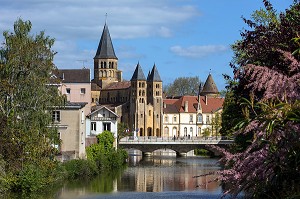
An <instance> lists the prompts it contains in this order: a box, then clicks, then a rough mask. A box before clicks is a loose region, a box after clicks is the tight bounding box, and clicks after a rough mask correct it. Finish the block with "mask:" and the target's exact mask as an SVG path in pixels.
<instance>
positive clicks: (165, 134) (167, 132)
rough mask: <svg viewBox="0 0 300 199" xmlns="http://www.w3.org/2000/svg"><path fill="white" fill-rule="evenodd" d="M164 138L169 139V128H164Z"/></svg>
mask: <svg viewBox="0 0 300 199" xmlns="http://www.w3.org/2000/svg"><path fill="white" fill-rule="evenodd" d="M164 136H165V137H169V127H165V129H164Z"/></svg>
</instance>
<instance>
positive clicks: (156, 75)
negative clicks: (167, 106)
mask: <svg viewBox="0 0 300 199" xmlns="http://www.w3.org/2000/svg"><path fill="white" fill-rule="evenodd" d="M147 81H152V82H162V81H161V78H160V76H159V73H158V71H157V68H156V66H155V64H154V66H153V68H152V71H151V73H150V75H148V77H147Z"/></svg>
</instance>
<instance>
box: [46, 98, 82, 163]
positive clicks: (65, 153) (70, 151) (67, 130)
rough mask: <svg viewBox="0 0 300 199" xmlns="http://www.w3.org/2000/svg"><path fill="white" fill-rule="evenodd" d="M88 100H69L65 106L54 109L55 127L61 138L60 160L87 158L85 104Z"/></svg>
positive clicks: (59, 147)
mask: <svg viewBox="0 0 300 199" xmlns="http://www.w3.org/2000/svg"><path fill="white" fill-rule="evenodd" d="M86 105H87V103H86V102H67V103H66V104H65V106H64V107H61V108H59V109H57V110H53V111H52V120H53V124H54V127H56V128H57V130H58V134H59V138H60V140H61V143H60V145H59V146H58V149H59V151H60V155H59V156H58V157H57V158H58V159H59V160H60V161H66V160H70V159H78V158H85V157H86V153H85V137H86V135H85V129H86V126H85V125H86V121H85V114H84V110H85V106H86Z"/></svg>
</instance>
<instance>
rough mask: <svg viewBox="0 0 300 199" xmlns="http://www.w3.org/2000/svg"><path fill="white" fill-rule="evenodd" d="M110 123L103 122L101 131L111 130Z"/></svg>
mask: <svg viewBox="0 0 300 199" xmlns="http://www.w3.org/2000/svg"><path fill="white" fill-rule="evenodd" d="M110 127H111V125H110V123H103V131H110V130H111V128H110Z"/></svg>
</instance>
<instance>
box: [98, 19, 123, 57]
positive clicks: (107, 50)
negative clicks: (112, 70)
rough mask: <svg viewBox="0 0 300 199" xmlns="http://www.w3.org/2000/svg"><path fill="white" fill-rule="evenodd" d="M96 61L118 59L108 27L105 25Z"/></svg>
mask: <svg viewBox="0 0 300 199" xmlns="http://www.w3.org/2000/svg"><path fill="white" fill-rule="evenodd" d="M94 59H118V58H117V56H116V54H115V51H114V47H113V44H112V41H111V38H110V34H109V30H108V26H107V24H106V23H105V25H104V28H103V32H102V35H101V39H100V42H99V45H98V49H97V52H96V55H95V57H94Z"/></svg>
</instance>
